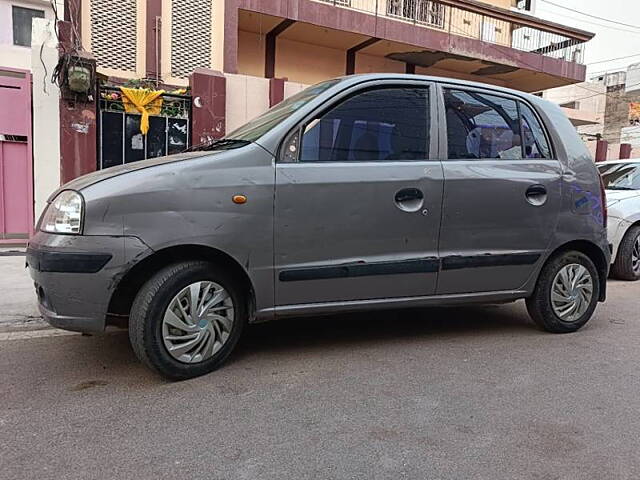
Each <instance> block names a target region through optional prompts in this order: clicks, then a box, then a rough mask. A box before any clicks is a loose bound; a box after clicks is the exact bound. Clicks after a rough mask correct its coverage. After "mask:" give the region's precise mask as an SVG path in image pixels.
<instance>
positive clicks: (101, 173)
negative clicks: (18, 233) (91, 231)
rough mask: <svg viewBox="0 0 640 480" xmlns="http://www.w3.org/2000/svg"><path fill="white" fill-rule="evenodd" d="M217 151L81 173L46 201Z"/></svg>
mask: <svg viewBox="0 0 640 480" xmlns="http://www.w3.org/2000/svg"><path fill="white" fill-rule="evenodd" d="M219 153H222V151H212V152H205V151H200V152H187V153H178V154H175V155H169V156H166V157H158V158H150V159H148V160H140V161H138V162H133V163H127V164H125V165H118V166H116V167H110V168H105V169H104V170H97V171H95V172H92V173H88V174H86V175H83V176H82V177H78V178H76V179H73V180H71V181H70V182H69V183H66V184H64V185H63V186H62V187H60V188H59V189H58V190H56V191H55V192H53V193H52V194H51V196H50V197H49V199H48V200H47V201H48V202H50V201H51V200H53V198H54V197H55V196H56V195H57V194H58V193H59V192H61V191H62V190H82V189H83V188H86V187H88V186H90V185H94V184H96V183H98V182H101V181H103V180H107V179H109V178H113V177H117V176H119V175H124V174H125V173H129V172H134V171H136V170H142V169H143V168H150V167H155V166H157V165H164V164H166V163H173V162H181V161H183V160H189V159H192V158H199V157H204V156H211V155H216V154H219Z"/></svg>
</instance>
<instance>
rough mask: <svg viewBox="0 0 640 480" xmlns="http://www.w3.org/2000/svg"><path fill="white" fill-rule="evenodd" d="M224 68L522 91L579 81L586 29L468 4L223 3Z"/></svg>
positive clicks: (300, 77)
mask: <svg viewBox="0 0 640 480" xmlns="http://www.w3.org/2000/svg"><path fill="white" fill-rule="evenodd" d="M228 1H229V2H232V5H231V7H229V12H232V13H230V14H229V17H228V18H229V21H228V22H227V25H228V29H227V30H226V32H227V33H226V36H225V47H224V55H225V57H224V58H225V64H224V66H225V71H226V72H229V73H241V74H246V75H251V76H264V77H267V78H271V77H280V78H287V79H289V80H290V81H293V82H297V83H302V84H311V83H316V82H319V81H321V80H325V79H327V78H331V77H337V76H340V75H345V74H352V73H369V72H387V73H396V72H397V73H405V72H406V73H416V74H423V75H433V76H442V77H450V78H459V79H464V80H474V81H480V82H484V83H491V84H495V85H499V86H505V87H510V88H514V89H518V90H523V91H527V92H533V91H539V90H545V89H549V88H554V87H560V86H563V85H569V84H572V83H578V82H582V81H584V78H585V71H586V67H585V66H584V65H583V64H582V61H583V58H584V49H585V44H586V42H588V41H589V40H590V39H591V38H592V37H593V34H591V33H589V32H585V31H583V30H578V29H573V28H570V27H566V26H563V25H559V24H556V23H553V22H548V21H545V20H541V19H538V18H535V17H532V16H530V15H525V14H523V13H520V12H515V11H511V10H506V9H503V8H498V7H493V6H491V5H489V4H485V3H480V2H477V1H475V0H288V1H287V2H261V1H260V2H259V1H257V0H228Z"/></svg>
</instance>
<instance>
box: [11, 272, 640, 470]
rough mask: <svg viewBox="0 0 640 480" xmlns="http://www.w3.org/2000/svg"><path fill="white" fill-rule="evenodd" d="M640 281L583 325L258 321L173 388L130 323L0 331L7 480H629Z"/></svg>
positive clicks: (438, 312)
mask: <svg viewBox="0 0 640 480" xmlns="http://www.w3.org/2000/svg"><path fill="white" fill-rule="evenodd" d="M639 299H640V283H638V284H626V283H616V282H612V284H611V294H610V300H609V302H608V303H607V304H606V305H604V306H601V307H600V308H599V310H598V311H597V315H596V317H595V318H594V319H593V320H592V321H591V323H590V324H589V325H588V326H587V327H586V328H585V329H583V330H582V331H581V332H579V333H577V334H571V335H550V334H545V333H542V332H539V331H538V330H536V329H535V328H534V327H533V326H532V325H531V324H530V323H529V322H528V320H527V317H526V313H525V310H524V308H523V305H521V304H519V303H518V304H513V305H506V306H499V307H488V308H476V307H474V308H464V309H462V308H456V309H431V310H420V311H404V312H393V313H390V314H383V315H381V314H377V315H359V316H350V317H340V318H333V319H313V320H307V321H304V320H297V321H286V322H280V323H273V324H268V325H262V326H257V327H253V328H251V329H250V330H249V332H248V335H247V336H246V337H245V338H244V341H243V342H242V344H241V345H240V348H239V350H238V351H237V353H236V354H235V355H233V356H232V358H231V361H230V362H229V363H228V364H227V366H226V367H224V368H223V369H221V370H219V371H218V372H216V373H214V374H211V375H209V376H206V377H202V378H199V379H196V380H192V381H188V382H182V383H167V382H165V381H163V380H161V379H160V378H158V377H156V376H154V375H153V374H151V373H150V372H148V371H147V370H145V369H144V368H143V367H142V366H141V365H140V364H138V363H137V362H136V361H135V359H134V356H133V353H132V351H131V349H130V348H129V346H128V344H127V337H126V334H124V333H122V332H118V333H113V334H109V335H106V336H103V337H82V336H75V335H74V336H64V337H51V338H34V339H27V340H13V341H3V342H0V366H1V369H0V478H2V479H12V480H13V479H19V478H29V479H34V478H35V479H45V478H47V479H48V478H51V479H54V478H55V479H59V478H65V479H66V478H77V479H92V478H110V479H113V478H118V479H136V480H141V479H158V478H176V479H183V478H184V479H195V478H198V479H200V478H202V479H233V480H236V479H262V478H265V479H279V480H281V479H289V478H292V479H296V480H298V479H333V478H335V479H367V480H369V479H387V478H388V479H394V480H395V479H401V478H408V479H456V480H459V479H464V480H466V479H491V480H494V479H537V480H542V479H545V480H546V479H549V480H551V479H580V480H585V479H590V480H591V479H594V480H599V479H606V480H610V479H616V480H617V479H637V478H640V455H639V453H640V381H639V373H638V371H639V369H638V365H639V360H640V348H639V347H638V346H639V344H640V314H639V310H640V301H639Z"/></svg>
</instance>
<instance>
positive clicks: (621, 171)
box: [598, 162, 640, 190]
mask: <svg viewBox="0 0 640 480" xmlns="http://www.w3.org/2000/svg"><path fill="white" fill-rule="evenodd" d="M598 170H600V174H601V175H602V181H603V182H604V187H605V188H606V189H607V190H640V162H639V163H609V164H606V165H599V166H598Z"/></svg>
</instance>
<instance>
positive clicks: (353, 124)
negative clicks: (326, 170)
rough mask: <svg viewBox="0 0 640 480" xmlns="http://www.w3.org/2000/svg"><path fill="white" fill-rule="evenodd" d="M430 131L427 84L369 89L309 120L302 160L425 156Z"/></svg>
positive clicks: (420, 158)
mask: <svg viewBox="0 0 640 480" xmlns="http://www.w3.org/2000/svg"><path fill="white" fill-rule="evenodd" d="M428 136H429V90H428V89H427V88H409V87H407V88H398V87H393V88H380V89H376V90H369V91H366V92H363V93H359V94H356V95H354V96H353V97H350V98H349V99H347V100H345V101H344V102H342V103H340V104H339V105H338V106H336V107H335V108H333V109H331V110H330V111H329V112H327V113H325V114H323V115H322V116H320V117H319V118H316V119H314V120H312V121H311V122H309V123H307V125H306V126H305V127H304V129H303V134H302V145H301V151H300V157H299V161H301V162H358V161H359V162H368V161H384V160H424V159H427V158H428Z"/></svg>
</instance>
